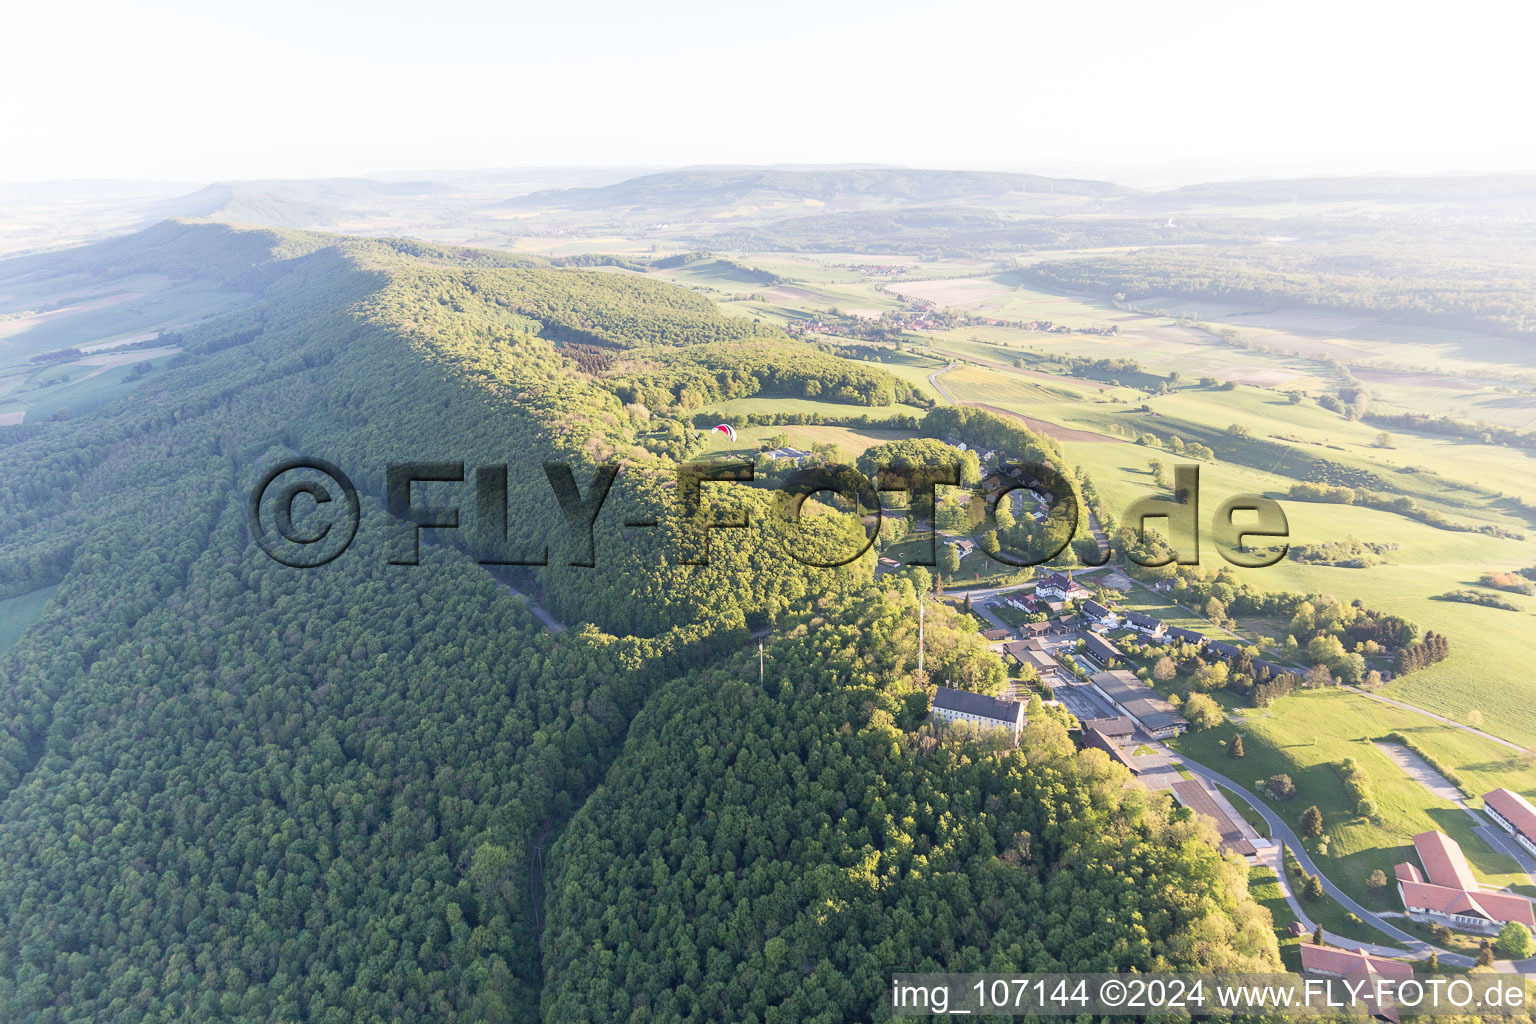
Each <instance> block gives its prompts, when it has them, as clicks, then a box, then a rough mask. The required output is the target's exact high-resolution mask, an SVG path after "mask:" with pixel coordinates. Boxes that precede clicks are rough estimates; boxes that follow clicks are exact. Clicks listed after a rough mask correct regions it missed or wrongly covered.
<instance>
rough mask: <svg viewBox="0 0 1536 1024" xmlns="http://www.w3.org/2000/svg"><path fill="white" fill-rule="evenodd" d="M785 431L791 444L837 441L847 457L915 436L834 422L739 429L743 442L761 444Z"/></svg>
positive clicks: (738, 440)
mask: <svg viewBox="0 0 1536 1024" xmlns="http://www.w3.org/2000/svg"><path fill="white" fill-rule="evenodd" d="M780 434H783V435H784V436H785V437H787V438H789V446H790V447H791V448H799V449H802V450H804V449H806V448H808V447H810V446H811V445H813V444H835V445H837V447H838V451H839V453H840V454H841V455H842V457H843V458H845V459H850V460H851V459H854V458H856V457H858V456H859V455H862V454H863V453H864V452H865V451H866V450H868V449H870V448H873V447H874V446H875V445H877V444H884V443H885V442H887V441H897V440H901V439H902V438H907V437H912V436H913V431H910V430H894V429H885V428H882V427H839V426H831V425H820V424H816V425H804V426H802V425H799V424H790V425H786V426H780V427H759V426H751V427H742V428H740V429H738V430H737V431H736V440H737V442H738V447H739V445H740V444H747V445H759V444H762V443H764V442H766V441H767V440H768V439H769V438H771V437H776V436H778V435H780Z"/></svg>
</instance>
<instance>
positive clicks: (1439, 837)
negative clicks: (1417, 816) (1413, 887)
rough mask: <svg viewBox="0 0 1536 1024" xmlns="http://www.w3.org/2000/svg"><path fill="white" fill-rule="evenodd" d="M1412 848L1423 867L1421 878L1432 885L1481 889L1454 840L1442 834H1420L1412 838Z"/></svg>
mask: <svg viewBox="0 0 1536 1024" xmlns="http://www.w3.org/2000/svg"><path fill="white" fill-rule="evenodd" d="M1413 849H1414V852H1416V853H1417V854H1418V855H1419V863H1420V864H1423V865H1424V877H1425V878H1427V879H1428V880H1429V881H1430V882H1431V883H1432V884H1434V885H1443V886H1445V887H1446V888H1448V889H1470V890H1473V891H1476V890H1477V889H1480V888H1482V887H1481V886H1480V885H1479V884H1478V882H1477V876H1476V875H1474V874H1473V873H1472V865H1470V864H1468V863H1467V857H1466V854H1464V853H1462V852H1461V847H1460V846H1458V845H1457V844H1456V840H1454V839H1452V838H1451V837H1450V836H1448V835H1446V834H1445V833H1444V832H1420V833H1419V834H1418V835H1416V836H1414V837H1413Z"/></svg>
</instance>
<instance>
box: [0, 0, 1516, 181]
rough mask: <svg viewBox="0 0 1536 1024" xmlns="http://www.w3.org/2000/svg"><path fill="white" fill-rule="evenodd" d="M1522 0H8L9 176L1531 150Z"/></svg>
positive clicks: (1013, 163) (1162, 163)
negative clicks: (1426, 0) (1086, 0)
mask: <svg viewBox="0 0 1536 1024" xmlns="http://www.w3.org/2000/svg"><path fill="white" fill-rule="evenodd" d="M1533 10H1536V7H1533V5H1531V4H1529V3H1526V2H1515V3H1507V4H1505V3H1498V4H1494V3H1478V2H1470V3H1467V2H1463V3H1457V4H1454V5H1447V4H1443V3H1440V4H1434V5H1428V4H1424V5H1418V4H1412V3H1403V2H1392V3H1352V2H1349V0H1328V2H1321V3H1314V2H1310V0H1302V2H1295V0H1293V2H1288V3H1284V4H1279V3H1268V4H1249V3H1232V2H1230V0H1224V2H1219V3H1216V2H1212V3H1207V2H1192V3H1181V2H1177V0H1175V2H1172V3H1169V2H1164V3H1149V2H1146V0H1138V2H1135V3H1120V2H1100V3H1096V4H1083V3H1072V2H1062V0H1056V2H1053V3H1050V4H1039V3H1030V2H1021V0H1008V2H1003V3H950V4H946V3H943V2H925V3H908V2H905V0H881V2H879V3H872V2H863V0H857V2H839V0H814V2H802V0H789V2H783V0H779V2H773V3H754V4H750V5H747V4H741V5H732V4H730V3H728V2H723V0H714V2H691V0H690V2H669V0H652V2H648V3H640V2H634V0H628V2H622V3H614V2H608V0H595V2H592V0H589V2H585V3H558V4H554V3H552V4H538V5H532V4H526V3H518V2H472V0H471V2H465V0H450V2H446V3H444V2H437V3H423V2H414V3H400V2H395V0H368V2H366V3H362V2H347V3H332V4H317V3H311V2H305V3H297V2H290V0H275V2H267V3H262V4H241V5H235V4H230V3H224V4H220V3H217V2H212V3H210V2H208V0H199V2H195V3H193V2H185V3H164V2H154V0H150V2H147V3H138V4H124V3H121V2H112V3H105V2H98V0H85V2H83V3H71V4H45V3H25V4H23V3H18V4H11V5H8V7H7V13H6V14H5V16H4V23H5V25H6V28H7V31H6V36H7V43H6V46H5V55H4V59H3V60H0V96H3V97H4V98H3V100H0V139H3V140H4V146H3V149H0V180H4V181H21V180H40V179H53V178H82V177H136V178H159V179H174V180H179V181H193V182H197V181H206V180H211V179H218V178H251V177H314V176H324V175H340V174H359V173H364V172H368V171H383V170H394V169H398V170H406V169H411V168H424V167H466V168H468V167H514V166H529V165H556V164H688V163H784V162H790V163H834V162H878V163H892V164H909V165H915V166H925V167H987V168H1010V169H1020V170H1040V171H1045V172H1047V173H1051V172H1055V173H1082V174H1092V175H1094V176H1102V177H1116V178H1119V179H1121V180H1126V181H1137V180H1140V181H1148V182H1150V181H1154V180H1167V179H1176V178H1187V177H1205V176H1211V175H1214V174H1216V173H1229V174H1262V173H1272V174H1293V173H1320V172H1333V171H1369V170H1376V171H1444V170H1505V169H1536V133H1533V132H1532V131H1531V130H1530V118H1531V102H1532V99H1533V94H1536V87H1533V85H1532V78H1531V71H1530V56H1529V48H1530V40H1531V38H1532V33H1533V29H1536V14H1533ZM1521 125H1525V127H1524V128H1522V127H1520V126H1521Z"/></svg>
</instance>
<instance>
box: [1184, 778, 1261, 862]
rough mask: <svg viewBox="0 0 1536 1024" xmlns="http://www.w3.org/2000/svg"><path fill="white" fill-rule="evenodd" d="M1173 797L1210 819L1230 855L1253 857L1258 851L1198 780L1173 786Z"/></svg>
mask: <svg viewBox="0 0 1536 1024" xmlns="http://www.w3.org/2000/svg"><path fill="white" fill-rule="evenodd" d="M1173 796H1174V799H1175V800H1177V801H1178V802H1179V803H1181V804H1183V805H1184V806H1185V807H1188V808H1189V809H1190V810H1192V811H1194V812H1195V813H1196V814H1203V815H1205V816H1206V817H1207V818H1210V819H1211V821H1212V822H1214V823H1215V825H1216V831H1217V832H1219V833H1220V834H1221V848H1222V849H1223V850H1226V851H1227V852H1228V853H1235V854H1237V855H1238V856H1239V857H1252V856H1253V855H1254V854H1255V853H1257V852H1258V851H1256V850H1255V849H1254V848H1253V843H1251V842H1249V841H1248V837H1247V836H1245V835H1243V830H1242V829H1241V828H1240V827H1239V826H1238V825H1237V823H1236V822H1234V821H1233V820H1232V817H1231V815H1229V814H1227V812H1226V811H1225V810H1223V809H1222V807H1221V805H1220V804H1218V803H1217V802H1216V800H1215V798H1213V797H1212V796H1211V794H1210V791H1209V790H1207V789H1206V788H1205V786H1204V785H1202V784H1201V783H1200V781H1199V780H1198V779H1185V780H1183V781H1182V782H1175V783H1174V784H1173Z"/></svg>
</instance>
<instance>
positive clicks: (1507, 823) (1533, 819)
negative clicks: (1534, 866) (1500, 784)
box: [1483, 788, 1536, 857]
mask: <svg viewBox="0 0 1536 1024" xmlns="http://www.w3.org/2000/svg"><path fill="white" fill-rule="evenodd" d="M1483 810H1484V811H1486V812H1487V813H1488V817H1490V818H1492V819H1493V821H1494V824H1496V825H1498V826H1499V828H1502V829H1503V830H1504V831H1506V832H1508V833H1509V834H1510V835H1512V836H1514V837H1515V842H1517V843H1519V844H1520V845H1521V847H1523V848H1524V849H1525V852H1526V853H1529V854H1530V855H1531V856H1533V857H1536V807H1532V806H1531V802H1530V801H1529V800H1527V799H1526V798H1525V797H1523V796H1521V795H1520V794H1519V793H1516V792H1514V791H1513V790H1508V789H1502V788H1500V789H1495V790H1494V791H1493V792H1491V793H1484V794H1483Z"/></svg>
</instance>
